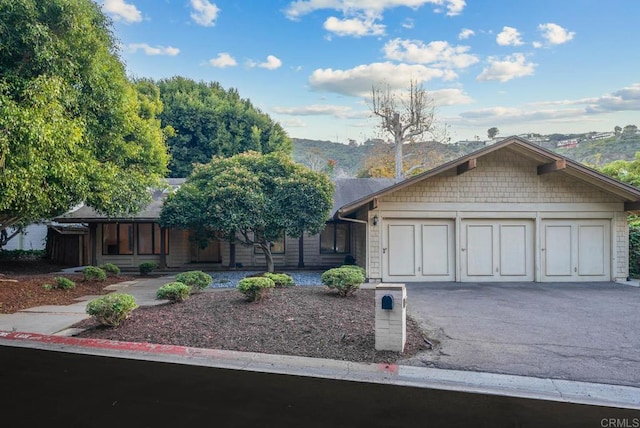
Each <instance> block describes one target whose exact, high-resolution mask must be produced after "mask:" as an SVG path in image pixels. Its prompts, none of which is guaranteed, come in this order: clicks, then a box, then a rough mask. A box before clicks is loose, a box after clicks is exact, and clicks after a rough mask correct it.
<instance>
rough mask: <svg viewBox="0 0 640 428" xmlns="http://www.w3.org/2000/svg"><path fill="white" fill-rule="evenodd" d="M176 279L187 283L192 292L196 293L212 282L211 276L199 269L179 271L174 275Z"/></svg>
mask: <svg viewBox="0 0 640 428" xmlns="http://www.w3.org/2000/svg"><path fill="white" fill-rule="evenodd" d="M176 281H177V282H181V283H183V284H186V285H188V286H189V287H191V288H192V292H194V293H197V292H198V291H201V290H204V289H205V288H208V287H209V286H210V285H211V283H212V282H213V278H212V277H211V275H209V274H208V273H205V272H202V271H201V270H191V271H188V272H182V273H179V274H178V275H177V276H176Z"/></svg>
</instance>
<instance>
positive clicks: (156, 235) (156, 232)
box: [153, 223, 169, 254]
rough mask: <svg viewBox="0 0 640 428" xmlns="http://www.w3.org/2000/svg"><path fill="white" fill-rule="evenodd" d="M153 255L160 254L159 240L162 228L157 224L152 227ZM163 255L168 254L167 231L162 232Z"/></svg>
mask: <svg viewBox="0 0 640 428" xmlns="http://www.w3.org/2000/svg"><path fill="white" fill-rule="evenodd" d="M153 238H154V241H153V245H154V246H153V254H160V253H161V251H160V244H161V242H160V240H161V239H162V228H161V227H160V225H159V224H157V223H154V225H153ZM164 253H165V254H169V229H165V230H164Z"/></svg>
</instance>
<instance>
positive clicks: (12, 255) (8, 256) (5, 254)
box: [0, 250, 47, 260]
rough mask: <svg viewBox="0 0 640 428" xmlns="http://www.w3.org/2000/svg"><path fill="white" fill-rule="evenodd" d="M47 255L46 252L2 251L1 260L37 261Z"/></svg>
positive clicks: (0, 252)
mask: <svg viewBox="0 0 640 428" xmlns="http://www.w3.org/2000/svg"><path fill="white" fill-rule="evenodd" d="M46 255H47V253H46V251H45V250H0V259H5V260H37V259H41V258H43V257H45V256H46Z"/></svg>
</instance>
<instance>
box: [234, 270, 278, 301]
mask: <svg viewBox="0 0 640 428" xmlns="http://www.w3.org/2000/svg"><path fill="white" fill-rule="evenodd" d="M274 287H275V283H274V282H273V280H272V279H270V278H267V277H264V276H262V277H260V276H257V277H250V278H243V279H241V280H240V282H238V286H237V289H238V291H239V292H241V293H242V294H244V295H245V296H246V297H247V300H249V301H250V302H259V301H260V300H262V298H263V297H264V296H265V295H266V294H267V293H268V291H269V289H271V288H274Z"/></svg>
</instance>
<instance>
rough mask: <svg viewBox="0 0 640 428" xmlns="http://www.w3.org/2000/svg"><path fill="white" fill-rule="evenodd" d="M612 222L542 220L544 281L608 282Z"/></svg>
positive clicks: (542, 268)
mask: <svg viewBox="0 0 640 428" xmlns="http://www.w3.org/2000/svg"><path fill="white" fill-rule="evenodd" d="M610 241H611V224H610V221H609V220H543V222H542V233H541V248H540V250H541V257H540V259H541V262H542V266H541V280H542V281H545V282H553V281H609V280H610V279H611V243H610Z"/></svg>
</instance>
